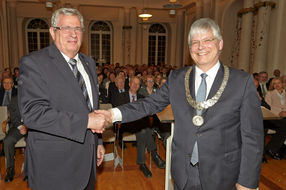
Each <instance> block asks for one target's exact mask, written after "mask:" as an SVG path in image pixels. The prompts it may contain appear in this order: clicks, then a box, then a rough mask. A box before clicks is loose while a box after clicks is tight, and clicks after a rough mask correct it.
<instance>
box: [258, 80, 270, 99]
mask: <svg viewBox="0 0 286 190" xmlns="http://www.w3.org/2000/svg"><path fill="white" fill-rule="evenodd" d="M269 85H270V84H269V83H266V88H267V90H269ZM256 90H257V91H258V93H259V95H260V96H261V97H263V93H262V89H261V86H260V84H259V85H258V87H257V89H256ZM263 98H265V97H263Z"/></svg>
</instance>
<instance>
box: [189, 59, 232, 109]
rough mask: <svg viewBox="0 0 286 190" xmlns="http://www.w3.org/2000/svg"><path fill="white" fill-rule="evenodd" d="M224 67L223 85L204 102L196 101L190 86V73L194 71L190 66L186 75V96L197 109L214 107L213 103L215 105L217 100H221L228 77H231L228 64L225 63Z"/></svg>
mask: <svg viewBox="0 0 286 190" xmlns="http://www.w3.org/2000/svg"><path fill="white" fill-rule="evenodd" d="M223 67H224V76H223V80H222V82H221V85H220V87H219V89H218V91H217V92H216V94H215V95H214V96H213V97H212V98H211V99H208V100H205V101H203V102H196V101H195V100H194V99H193V98H192V96H191V93H190V86H189V78H190V73H191V71H192V67H190V68H189V70H188V71H187V72H186V75H185V90H186V97H187V100H188V102H189V104H190V105H191V106H192V107H193V108H195V109H196V110H203V109H207V108H209V107H212V106H213V105H215V104H216V103H217V101H218V100H219V98H220V97H221V95H222V93H223V91H224V89H225V86H226V85H227V82H228V79H229V68H228V66H226V65H223Z"/></svg>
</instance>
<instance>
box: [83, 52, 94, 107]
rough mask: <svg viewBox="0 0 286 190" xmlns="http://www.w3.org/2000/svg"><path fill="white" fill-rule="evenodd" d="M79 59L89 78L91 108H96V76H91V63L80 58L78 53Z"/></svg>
mask: <svg viewBox="0 0 286 190" xmlns="http://www.w3.org/2000/svg"><path fill="white" fill-rule="evenodd" d="M79 59H80V61H81V63H82V65H83V67H84V70H85V72H86V73H87V75H88V77H89V81H90V86H91V91H92V97H93V108H94V109H95V108H97V107H98V106H97V105H98V102H97V100H99V97H98V94H99V89H98V87H97V75H96V76H93V75H92V74H91V71H90V69H91V66H90V64H93V63H89V62H88V61H86V60H85V59H84V57H83V56H82V54H81V53H79Z"/></svg>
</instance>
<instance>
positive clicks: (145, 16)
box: [138, 0, 152, 21]
mask: <svg viewBox="0 0 286 190" xmlns="http://www.w3.org/2000/svg"><path fill="white" fill-rule="evenodd" d="M138 17H140V18H142V20H143V21H147V20H148V19H149V18H150V17H152V15H151V14H150V13H147V9H146V8H144V0H143V11H142V13H140V14H139V15H138Z"/></svg>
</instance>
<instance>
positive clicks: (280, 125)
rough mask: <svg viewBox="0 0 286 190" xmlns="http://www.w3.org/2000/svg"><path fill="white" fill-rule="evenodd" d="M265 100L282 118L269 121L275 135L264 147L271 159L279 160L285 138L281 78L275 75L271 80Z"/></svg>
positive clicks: (285, 106)
mask: <svg viewBox="0 0 286 190" xmlns="http://www.w3.org/2000/svg"><path fill="white" fill-rule="evenodd" d="M265 101H266V102H267V104H269V106H270V107H271V111H272V112H273V113H275V114H277V115H279V116H280V117H282V119H280V120H273V121H270V123H271V127H273V128H274V129H275V130H276V133H275V135H274V136H273V137H272V138H271V140H270V142H269V143H268V144H267V146H266V147H265V150H266V153H267V154H268V155H269V156H271V157H272V158H273V159H276V160H280V159H281V155H280V153H279V151H280V149H281V148H282V146H283V143H284V141H285V139H286V127H285V124H286V96H285V89H284V88H283V84H282V78H280V77H276V78H273V80H272V81H271V84H270V87H269V91H268V92H267V94H266V96H265Z"/></svg>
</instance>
